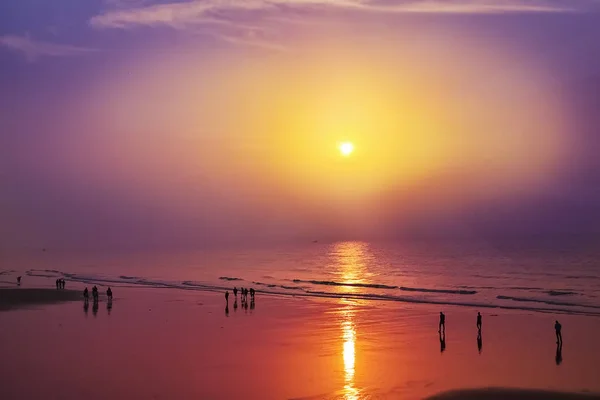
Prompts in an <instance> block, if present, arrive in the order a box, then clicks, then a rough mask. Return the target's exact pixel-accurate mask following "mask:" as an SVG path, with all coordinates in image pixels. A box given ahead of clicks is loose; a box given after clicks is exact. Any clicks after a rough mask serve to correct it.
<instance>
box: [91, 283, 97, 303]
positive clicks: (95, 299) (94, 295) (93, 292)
mask: <svg viewBox="0 0 600 400" xmlns="http://www.w3.org/2000/svg"><path fill="white" fill-rule="evenodd" d="M92 297H93V298H94V303H96V302H98V288H97V287H96V286H95V285H94V287H93V288H92Z"/></svg>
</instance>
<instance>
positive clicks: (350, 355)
mask: <svg viewBox="0 0 600 400" xmlns="http://www.w3.org/2000/svg"><path fill="white" fill-rule="evenodd" d="M367 254H368V245H367V244H366V243H360V242H344V243H338V244H336V245H334V246H333V248H332V252H331V255H332V258H333V259H334V260H335V268H336V271H335V273H336V274H337V275H338V276H340V277H341V278H342V281H343V282H345V283H358V282H364V276H365V274H366V272H367V271H366V262H365V259H366V258H367ZM345 289H347V291H348V292H350V293H351V292H353V291H354V290H353V289H354V288H353V287H347V288H345ZM356 313H357V309H356V302H355V301H349V300H347V299H340V309H339V320H340V327H341V331H342V332H341V339H342V358H343V361H344V389H343V398H344V400H359V399H360V391H359V390H358V389H357V388H356V386H355V366H356V324H355V317H356Z"/></svg>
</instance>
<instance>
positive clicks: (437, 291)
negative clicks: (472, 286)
mask: <svg viewBox="0 0 600 400" xmlns="http://www.w3.org/2000/svg"><path fill="white" fill-rule="evenodd" d="M399 289H400V290H404V291H405V292H421V293H446V294H477V291H476V290H453V289H425V288H412V287H406V286H400V288H399Z"/></svg>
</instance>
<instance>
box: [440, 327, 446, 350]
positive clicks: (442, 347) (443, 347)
mask: <svg viewBox="0 0 600 400" xmlns="http://www.w3.org/2000/svg"><path fill="white" fill-rule="evenodd" d="M444 350H446V333H445V332H441V331H440V352H441V353H443V352H444Z"/></svg>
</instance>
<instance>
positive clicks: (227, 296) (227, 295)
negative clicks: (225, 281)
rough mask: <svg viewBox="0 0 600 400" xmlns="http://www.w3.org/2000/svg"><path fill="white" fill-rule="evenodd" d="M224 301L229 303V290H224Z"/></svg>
mask: <svg viewBox="0 0 600 400" xmlns="http://www.w3.org/2000/svg"><path fill="white" fill-rule="evenodd" d="M225 303H226V304H227V305H229V290H228V291H226V292H225Z"/></svg>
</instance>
